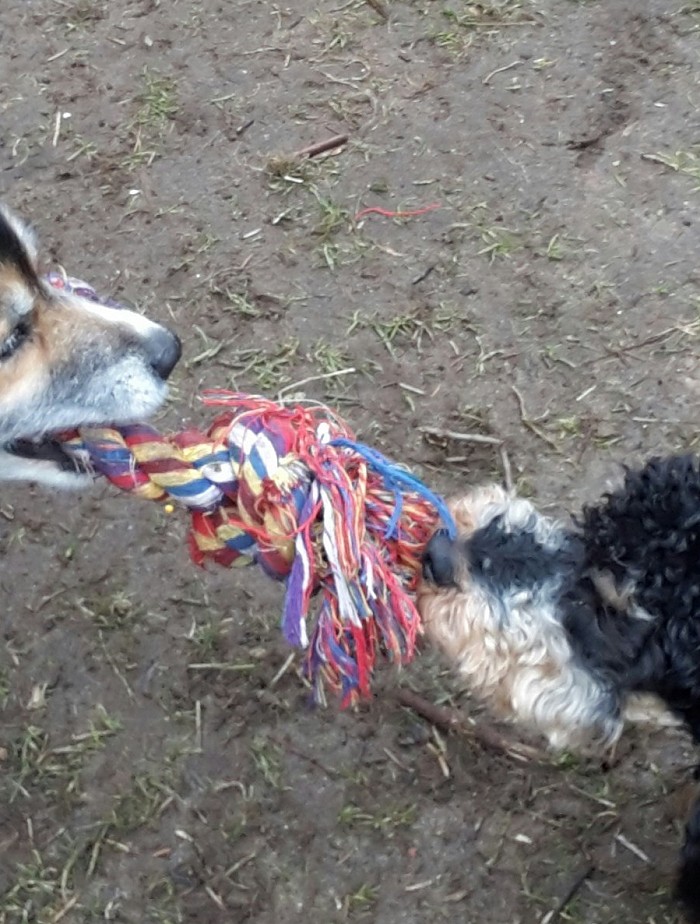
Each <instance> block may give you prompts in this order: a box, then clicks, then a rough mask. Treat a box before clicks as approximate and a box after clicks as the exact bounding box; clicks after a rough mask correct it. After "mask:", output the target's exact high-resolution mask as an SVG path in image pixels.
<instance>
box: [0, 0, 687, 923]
mask: <svg viewBox="0 0 700 924" xmlns="http://www.w3.org/2000/svg"><path fill="white" fill-rule="evenodd" d="M0 38H1V40H2V49H3V50H2V58H1V59H0V73H1V77H2V79H1V80H0V111H1V113H2V133H1V134H0V193H1V194H2V196H3V198H4V199H6V200H7V201H8V202H9V203H10V204H11V205H12V206H13V207H14V208H16V209H17V210H18V211H20V212H21V213H22V214H23V215H25V216H26V217H27V218H28V219H30V220H31V221H32V222H33V223H34V224H35V225H36V226H37V227H38V229H39V230H40V232H41V237H42V240H43V243H44V245H45V247H44V256H45V259H46V264H47V265H55V264H60V265H62V266H64V267H65V268H66V269H67V270H68V271H69V272H71V273H72V274H74V275H79V276H82V277H83V278H85V279H87V280H89V281H90V282H91V283H92V284H93V285H94V286H95V287H96V288H97V289H98V290H99V291H101V292H102V293H104V294H105V295H109V296H112V297H115V298H118V299H120V300H122V301H123V302H125V303H128V304H133V305H136V306H138V307H139V309H141V310H143V311H144V312H146V313H148V314H149V315H151V316H152V317H154V318H157V319H160V320H162V321H165V322H167V323H169V324H171V325H172V326H173V327H174V328H175V329H176V330H177V331H178V332H179V333H180V334H181V336H182V338H183V340H184V344H185V355H184V358H183V361H182V363H181V364H180V366H179V368H178V369H177V370H176V373H175V376H174V380H173V388H172V393H171V398H170V400H169V403H168V406H167V408H166V409H165V411H164V413H163V414H162V415H161V416H160V417H159V418H158V425H159V426H160V427H162V428H168V427H174V428H179V427H181V426H183V425H184V424H186V423H188V422H190V423H195V424H205V423H206V422H207V420H208V419H209V418H208V417H207V412H206V411H205V410H204V409H202V408H201V406H200V405H199V403H198V398H197V396H198V394H199V393H200V392H201V390H202V389H203V388H204V387H210V386H222V387H235V388H238V389H241V390H245V391H250V392H256V393H263V394H265V395H269V396H271V397H274V396H275V395H277V394H279V392H280V391H281V390H282V389H285V390H286V392H285V393H286V394H293V393H300V394H301V393H303V394H304V395H306V396H307V397H312V398H316V399H320V400H323V401H325V402H327V403H329V404H331V405H332V406H333V407H335V408H337V409H338V410H339V411H340V412H341V413H342V414H343V415H344V416H345V417H346V419H347V420H348V421H349V422H350V423H351V424H352V425H353V427H354V428H355V429H356V430H357V432H358V433H359V434H360V435H361V437H362V438H363V439H364V440H365V441H366V442H368V443H370V444H372V445H374V446H376V447H377V448H379V449H382V450H383V451H384V452H386V453H387V454H388V455H390V456H393V457H394V458H397V459H400V460H402V461H405V462H407V463H408V464H410V465H411V466H412V467H413V468H414V469H415V470H416V471H417V472H418V473H419V474H420V475H421V476H422V477H423V478H424V479H425V480H426V481H428V482H429V483H430V484H431V485H432V486H433V487H435V488H436V489H438V490H440V491H442V492H444V493H449V492H450V491H453V490H457V489H459V488H460V487H462V486H463V485H465V484H468V483H473V482H478V481H482V480H484V479H490V478H498V479H500V478H502V477H503V462H502V458H501V455H500V453H499V452H498V450H497V448H495V447H494V446H492V445H488V444H485V445H484V444H475V443H473V442H466V441H464V440H460V439H459V438H458V437H457V438H454V436H450V435H449V434H448V435H445V431H449V433H451V434H458V435H459V434H465V433H466V434H474V433H477V434H482V435H491V436H495V437H498V438H499V439H502V440H504V442H505V446H506V448H507V455H508V459H509V462H510V466H511V468H512V476H513V480H514V481H515V482H516V483H517V485H518V487H519V488H520V490H521V491H523V492H524V493H526V494H528V495H531V496H534V497H535V498H537V500H538V501H539V502H540V503H541V504H543V505H545V506H546V507H549V508H551V509H552V510H558V511H565V510H575V509H576V508H577V507H578V506H579V505H580V504H581V503H582V502H583V501H585V500H592V499H594V498H595V497H596V496H597V495H598V494H599V493H600V492H601V491H602V490H603V489H604V488H605V486H606V484H607V483H608V481H609V479H610V478H613V477H615V475H616V473H618V472H619V470H620V464H621V463H622V462H636V461H639V460H641V459H643V458H645V457H647V456H648V455H650V454H652V453H658V452H666V451H673V450H681V449H688V448H693V447H696V446H697V444H698V441H699V440H700V415H699V414H698V405H699V403H700V372H699V369H698V348H699V344H700V270H699V269H698V253H700V216H699V215H698V206H699V205H700V118H699V117H698V105H699V104H700V6H699V5H698V2H697V0H687V2H685V3H684V0H665V2H662V0H605V2H602V0H578V2H577V0H494V2H489V0H484V2H482V3H473V4H470V3H460V2H457V0H444V2H442V0H414V2H410V0H406V2H401V0H381V2H379V0H374V2H371V3H370V2H369V0H367V2H362V0H349V2H346V0H333V2H327V0H319V2H313V3H312V2H307V0H297V2H296V3H294V4H289V5H288V6H277V5H276V4H274V3H269V4H268V3H263V2H257V0H250V2H246V0H230V2H224V0H219V2H215V0H170V2H165V0H163V2H159V0H132V2H129V3H117V2H112V3H109V2H107V0H98V2H90V0H3V2H2V5H1V6H0ZM337 134H346V135H347V136H348V140H347V143H345V144H344V145H342V146H341V147H340V148H339V149H336V150H332V151H330V152H327V153H326V154H324V155H321V156H319V157H316V158H313V159H311V160H303V159H302V160H300V159H299V158H296V157H295V156H294V155H295V152H297V151H299V150H300V149H303V148H305V147H306V146H308V145H311V144H314V143H316V142H322V141H324V140H326V139H328V138H330V137H332V136H334V135H337ZM428 206H439V207H438V208H434V209H432V210H429V211H423V212H421V213H420V214H414V215H407V216H403V217H401V216H398V217H397V216H394V217H392V216H390V215H389V216H387V215H386V214H383V213H382V212H379V211H373V212H369V213H365V214H364V215H363V214H361V213H362V210H363V209H367V208H378V209H381V210H385V211H389V212H406V211H411V210H422V209H425V208H427V207H428ZM426 427H427V428H432V429H433V430H438V431H440V432H439V433H438V434H437V435H436V434H435V433H431V432H426V430H425V428H426ZM0 514H1V517H0V548H1V553H2V569H1V572H0V601H1V602H0V607H1V613H2V617H1V619H2V622H1V628H2V648H1V650H0V705H1V707H2V719H1V726H0V747H1V748H2V750H0V773H1V778H0V786H1V787H2V796H1V801H0V895H1V896H2V897H0V921H1V922H3V924H20V922H41V924H54V922H59V921H62V922H64V924H73V922H76V924H77V922H93V921H95V922H96V921H104V920H107V921H117V922H134V924H156V922H158V924H176V922H208V924H218V922H257V924H273V922H274V924H296V922H299V924H301V922H304V924H308V922H312V924H317V922H318V924H322V922H323V924H326V922H329V924H330V922H345V921H349V922H353V921H362V920H367V921H374V922H377V924H409V922H429V924H433V922H436V921H446V922H454V921H461V922H469V924H472V922H473V924H477V922H478V924H515V922H523V924H525V922H552V921H566V922H576V924H578V922H588V924H608V922H610V924H612V922H615V924H617V922H632V924H637V922H639V924H642V922H644V924H646V922H649V924H652V922H653V924H662V922H673V921H676V920H677V917H676V912H675V910H674V908H673V905H672V903H671V901H670V898H669V893H670V888H671V883H672V877H673V870H674V867H675V864H676V858H677V853H678V848H679V844H680V839H681V831H682V818H683V812H682V808H681V807H680V802H681V798H680V794H682V790H683V785H684V783H685V781H686V780H687V778H688V776H689V767H690V765H691V764H692V761H693V755H692V752H691V749H690V748H689V746H688V743H687V741H686V740H685V738H684V736H683V735H681V734H680V733H678V732H677V731H674V730H668V729H661V730H658V729H656V730H654V729H652V730H649V729H642V728H635V729H632V730H631V731H630V733H629V734H628V735H626V736H625V738H624V739H623V741H622V743H621V745H620V747H619V749H618V752H617V754H616V756H615V759H614V760H613V762H612V766H608V765H603V764H602V763H601V761H600V760H598V761H595V760H591V761H585V760H580V759H579V760H574V759H570V758H568V757H563V758H561V759H559V760H557V761H555V762H552V763H544V764H542V763H539V762H537V761H532V760H530V761H518V760H514V759H512V758H511V757H510V756H508V755H507V754H499V753H494V752H489V751H487V750H485V749H484V748H483V747H482V746H481V745H479V744H478V743H476V742H474V741H473V740H470V739H469V737H467V736H450V737H448V736H445V735H442V734H440V733H437V732H436V731H434V730H433V728H432V727H431V725H430V724H429V723H427V722H425V721H424V720H422V719H421V718H419V717H418V716H416V715H415V714H413V713H411V712H409V711H407V710H406V709H403V708H401V707H400V706H399V705H398V704H397V702H396V699H395V693H396V689H397V687H399V686H405V687H410V688H412V689H413V690H415V691H417V692H419V693H420V694H421V695H423V696H424V697H426V698H427V699H429V700H431V701H433V702H438V703H442V704H447V705H452V706H455V707H458V708H460V709H462V710H463V711H464V712H465V713H466V714H469V715H477V714H478V707H477V706H476V705H475V704H474V703H471V702H469V700H468V699H467V698H466V697H465V696H464V694H462V693H460V692H459V691H458V690H457V688H456V686H455V685H454V683H453V682H452V680H451V678H450V676H449V674H448V673H447V672H446V671H445V670H444V667H443V666H442V665H441V664H440V663H439V662H438V661H437V659H435V658H434V657H433V656H432V655H431V653H430V652H425V653H424V654H423V655H422V656H421V657H420V658H419V659H418V661H417V662H415V663H414V664H413V665H412V666H411V667H410V668H409V669H407V670H405V671H403V672H402V673H401V674H400V675H397V674H396V673H394V672H393V671H390V670H386V671H382V672H381V675H380V677H379V678H378V681H377V685H376V698H375V700H374V701H373V702H372V703H371V704H368V705H366V706H364V707H363V708H361V709H360V710H359V711H358V712H357V713H341V712H339V711H338V709H337V708H336V706H335V704H330V705H329V708H328V709H326V710H325V711H323V710H320V711H314V710H312V709H310V708H309V705H308V695H307V691H306V690H305V689H304V687H303V685H302V682H301V680H300V677H299V674H298V663H297V661H293V662H289V661H288V655H289V651H288V649H287V648H286V647H285V645H284V643H283V641H282V638H281V635H280V632H279V628H278V620H279V615H280V604H281V591H280V588H279V587H278V586H277V585H274V584H272V583H271V582H269V581H268V580H267V579H266V578H265V577H263V575H262V574H261V573H257V572H254V571H244V572H241V571H235V572H230V571H223V570H221V571H200V570H197V569H196V568H195V567H194V566H193V565H192V564H191V563H190V562H189V559H188V555H187V551H186V544H185V531H186V524H185V522H184V519H182V518H180V516H179V515H178V514H177V513H176V514H173V515H171V516H168V515H167V514H166V513H165V512H164V511H163V510H162V509H161V508H160V507H157V506H156V505H153V506H151V505H149V504H147V503H145V502H139V501H136V500H132V499H129V498H126V497H124V496H120V495H118V494H117V492H116V491H115V490H113V489H110V488H108V487H106V486H104V485H102V484H99V485H97V486H96V487H95V488H94V490H91V491H88V492H85V493H84V494H81V495H80V496H63V497H57V496H53V495H51V494H49V493H47V492H45V491H39V490H35V489H33V488H31V487H16V488H12V489H9V488H6V487H4V488H3V491H2V498H1V499H0ZM505 734H507V735H510V736H514V735H515V733H514V732H513V731H512V730H506V731H505Z"/></svg>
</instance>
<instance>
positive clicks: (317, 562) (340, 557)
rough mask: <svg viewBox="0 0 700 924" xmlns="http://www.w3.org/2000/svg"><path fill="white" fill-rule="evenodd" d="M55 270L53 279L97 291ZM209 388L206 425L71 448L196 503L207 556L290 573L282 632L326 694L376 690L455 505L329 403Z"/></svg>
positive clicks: (79, 459)
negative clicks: (214, 410) (375, 676)
mask: <svg viewBox="0 0 700 924" xmlns="http://www.w3.org/2000/svg"><path fill="white" fill-rule="evenodd" d="M58 279H59V282H58V284H57V283H55V282H54V278H53V277H48V281H49V282H50V283H51V284H52V285H57V287H59V288H62V289H64V290H66V289H67V290H69V291H80V294H81V295H84V296H86V297H89V298H94V299H95V300H97V296H96V295H95V294H94V291H93V290H92V289H91V288H90V287H89V286H87V285H86V284H85V283H83V282H80V281H79V280H74V279H71V278H70V277H66V276H61V277H58ZM203 400H204V403H205V404H206V405H208V406H213V407H219V408H222V409H223V410H222V411H221V412H220V413H219V415H218V416H217V417H216V419H215V420H214V422H213V423H212V424H211V426H210V427H209V429H208V430H207V431H206V433H204V432H200V431H199V430H185V431H182V432H179V433H175V434H172V435H170V436H163V435H162V434H160V433H159V432H158V431H157V430H155V429H154V428H153V427H150V426H146V425H137V426H129V427H123V428H121V429H118V430H117V429H110V428H99V429H86V430H82V431H80V433H77V434H74V435H68V436H66V437H65V438H63V447H64V449H65V450H66V451H67V452H68V453H70V454H71V455H72V456H73V457H74V458H75V459H76V464H79V465H80V466H81V467H90V468H92V469H93V470H94V471H95V472H97V473H99V474H101V475H104V476H105V477H106V478H107V479H108V480H109V481H110V482H111V483H112V484H113V485H115V486H116V487H118V488H120V489H121V490H124V491H127V492H128V493H131V494H135V495H136V496H138V497H142V498H146V499H148V500H155V501H162V502H168V503H171V502H172V503H174V504H178V505H180V506H183V507H185V508H187V509H188V510H189V511H190V514H191V530H190V552H191V554H192V557H193V559H194V561H195V562H196V563H197V564H203V563H204V562H205V561H207V560H212V561H214V562H217V563H218V564H221V565H226V566H229V565H232V564H235V563H250V562H257V563H258V564H259V565H261V566H262V568H263V569H264V570H265V571H266V572H267V573H268V574H269V575H271V576H272V577H274V578H276V579H278V580H284V581H286V596H285V602H284V611H283V617H282V630H283V633H284V636H285V638H286V639H287V641H288V642H289V643H290V644H292V645H295V646H297V647H301V648H304V649H306V659H305V673H306V676H307V677H308V679H309V680H310V681H311V683H312V686H313V689H314V693H315V696H316V699H317V700H318V701H324V699H325V697H324V689H325V687H326V686H328V687H330V688H332V689H334V690H338V691H340V693H341V695H342V702H343V705H347V704H350V703H353V702H355V701H356V699H357V698H358V696H367V695H369V692H370V680H371V676H372V671H373V667H374V663H375V660H376V656H377V653H382V654H384V655H385V656H386V657H387V658H388V659H389V660H391V661H394V662H395V663H399V664H402V663H406V662H407V661H408V660H410V658H411V657H412V655H413V653H414V649H415V641H416V635H417V633H418V631H419V628H420V619H419V615H418V612H417V610H416V607H415V604H414V602H413V599H412V595H413V592H414V591H415V588H416V583H417V580H418V575H419V569H420V557H421V553H422V551H423V548H424V547H425V545H426V543H427V542H428V539H429V538H430V536H431V535H432V533H433V531H434V529H435V527H436V526H437V523H438V520H439V519H442V520H443V522H444V523H445V525H446V526H447V528H448V530H450V531H451V532H453V531H454V524H453V522H452V519H451V516H450V514H449V512H448V511H447V508H446V507H445V504H444V503H443V501H442V500H441V499H440V498H439V497H437V496H436V495H435V494H433V493H432V492H431V491H430V490H429V489H428V488H426V487H425V486H424V485H423V484H421V482H420V481H418V480H417V479H416V478H415V477H414V476H412V475H411V474H410V473H409V472H407V471H406V470H405V469H404V468H402V467H400V466H398V465H395V464H393V463H391V462H389V461H388V460H387V459H385V458H384V456H382V455H381V454H380V453H379V452H377V451H376V450H374V449H371V448H369V447H367V446H365V445H363V444H362V443H359V442H357V441H356V440H355V437H354V435H353V433H352V432H351V431H350V429H349V428H348V427H347V425H346V424H344V423H343V421H342V420H340V419H339V418H338V417H337V416H336V415H335V414H333V412H332V411H330V410H329V409H327V408H325V407H323V406H321V405H308V406H302V405H299V404H294V405H290V406H287V405H284V404H279V403H275V402H273V401H270V400H267V399H266V398H261V397H256V396H252V395H246V394H237V393H231V392H226V391H215V392H210V393H208V394H207V395H206V396H205V397H204V399H203ZM314 596H317V605H316V606H315V607H314V609H315V611H316V612H315V618H314V617H312V616H310V610H311V604H312V597H314Z"/></svg>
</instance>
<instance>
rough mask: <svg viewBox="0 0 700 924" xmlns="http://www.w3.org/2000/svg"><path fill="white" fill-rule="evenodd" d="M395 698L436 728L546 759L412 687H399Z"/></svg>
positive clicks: (502, 750)
mask: <svg viewBox="0 0 700 924" xmlns="http://www.w3.org/2000/svg"><path fill="white" fill-rule="evenodd" d="M396 698H397V700H398V702H399V703H400V704H401V705H402V706H407V707H408V708H409V709H412V710H413V711H414V712H415V713H417V714H418V715H420V716H422V717H423V718H424V719H427V720H428V721H429V722H431V723H432V724H433V725H435V726H436V727H437V728H441V729H443V730H445V731H454V732H457V733H458V734H460V735H464V736H465V737H467V738H473V739H474V740H475V741H478V742H479V744H481V745H482V746H483V747H485V748H488V749H489V750H491V751H498V752H499V753H501V754H507V755H508V756H509V757H513V758H515V759H516V760H538V761H542V762H546V761H547V755H546V754H545V753H544V752H542V751H540V750H539V749H538V748H533V747H531V746H530V745H528V744H521V743H520V742H518V741H509V740H508V739H507V738H505V737H504V736H503V735H501V734H500V732H497V731H496V729H495V728H491V726H489V725H486V724H484V723H483V722H474V721H473V720H471V719H467V718H466V717H465V716H463V715H461V714H460V713H459V712H457V711H456V710H454V709H448V708H446V707H445V706H438V705H436V704H435V703H431V702H429V701H428V700H427V699H424V698H423V697H422V696H420V695H419V694H418V693H414V692H413V690H408V689H403V690H399V691H398V693H397V694H396Z"/></svg>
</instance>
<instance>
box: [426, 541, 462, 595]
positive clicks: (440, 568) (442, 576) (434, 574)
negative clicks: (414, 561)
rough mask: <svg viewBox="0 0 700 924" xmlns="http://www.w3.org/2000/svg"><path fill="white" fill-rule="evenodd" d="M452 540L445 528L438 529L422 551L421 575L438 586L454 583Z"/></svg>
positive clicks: (450, 585)
mask: <svg viewBox="0 0 700 924" xmlns="http://www.w3.org/2000/svg"><path fill="white" fill-rule="evenodd" d="M453 548H454V542H453V541H452V539H450V537H449V536H448V534H447V530H445V529H439V530H438V531H437V532H436V533H434V534H433V536H432V538H431V539H430V541H429V542H428V544H427V545H426V547H425V551H424V552H423V560H422V565H423V577H424V578H425V580H426V581H429V582H430V583H431V584H437V586H438V587H452V586H454V584H455V571H454V564H453V561H452V553H453Z"/></svg>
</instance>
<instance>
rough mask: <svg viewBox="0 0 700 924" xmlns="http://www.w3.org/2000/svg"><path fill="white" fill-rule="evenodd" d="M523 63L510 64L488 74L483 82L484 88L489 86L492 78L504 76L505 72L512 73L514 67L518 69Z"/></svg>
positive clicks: (513, 62)
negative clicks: (497, 75) (499, 75)
mask: <svg viewBox="0 0 700 924" xmlns="http://www.w3.org/2000/svg"><path fill="white" fill-rule="evenodd" d="M522 63H523V62H522V61H512V62H511V63H510V64H505V65H504V66H503V67H497V68H496V70H494V71H491V73H490V74H487V75H486V76H485V77H484V79H483V80H482V81H481V82H482V83H483V85H484V86H487V85H488V84H489V83H490V81H491V78H492V77H495V76H496V74H502V73H503V71H510V70H512V69H513V68H514V67H518V66H519V65H521V64H522Z"/></svg>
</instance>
